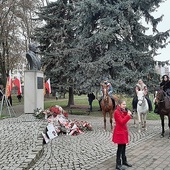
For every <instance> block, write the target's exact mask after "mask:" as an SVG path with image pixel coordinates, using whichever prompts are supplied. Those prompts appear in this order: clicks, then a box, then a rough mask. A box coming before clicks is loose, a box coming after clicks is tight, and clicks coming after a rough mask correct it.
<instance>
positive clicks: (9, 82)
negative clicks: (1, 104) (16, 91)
mask: <svg viewBox="0 0 170 170" xmlns="http://www.w3.org/2000/svg"><path fill="white" fill-rule="evenodd" d="M11 90H12V79H11V70H10V71H9V74H8V76H7V82H6V89H5V95H6V97H9V96H10V95H11Z"/></svg>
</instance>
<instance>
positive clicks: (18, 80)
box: [13, 73, 22, 95]
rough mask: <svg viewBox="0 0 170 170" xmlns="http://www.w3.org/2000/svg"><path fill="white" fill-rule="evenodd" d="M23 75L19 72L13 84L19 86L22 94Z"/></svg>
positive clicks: (19, 92) (19, 93)
mask: <svg viewBox="0 0 170 170" xmlns="http://www.w3.org/2000/svg"><path fill="white" fill-rule="evenodd" d="M20 78H21V76H20V74H19V73H17V77H16V78H15V80H14V81H13V84H14V85H15V86H17V88H18V95H21V94H22V88H21V79H20Z"/></svg>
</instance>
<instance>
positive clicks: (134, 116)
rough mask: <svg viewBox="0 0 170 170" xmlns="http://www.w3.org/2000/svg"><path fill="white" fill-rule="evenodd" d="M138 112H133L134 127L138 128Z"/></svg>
mask: <svg viewBox="0 0 170 170" xmlns="http://www.w3.org/2000/svg"><path fill="white" fill-rule="evenodd" d="M136 114H137V113H136V111H133V121H134V125H135V127H136Z"/></svg>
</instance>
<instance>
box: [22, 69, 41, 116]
mask: <svg viewBox="0 0 170 170" xmlns="http://www.w3.org/2000/svg"><path fill="white" fill-rule="evenodd" d="M37 108H38V109H40V108H41V109H43V110H44V81H43V72H41V71H37V70H28V71H25V72H24V112H25V113H34V110H35V109H37Z"/></svg>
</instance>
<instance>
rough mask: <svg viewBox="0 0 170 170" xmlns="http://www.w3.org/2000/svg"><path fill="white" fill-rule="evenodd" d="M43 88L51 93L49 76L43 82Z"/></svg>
mask: <svg viewBox="0 0 170 170" xmlns="http://www.w3.org/2000/svg"><path fill="white" fill-rule="evenodd" d="M45 88H46V89H47V91H48V93H49V94H50V93H51V84H50V78H49V79H48V80H47V81H46V82H45Z"/></svg>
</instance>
